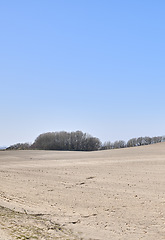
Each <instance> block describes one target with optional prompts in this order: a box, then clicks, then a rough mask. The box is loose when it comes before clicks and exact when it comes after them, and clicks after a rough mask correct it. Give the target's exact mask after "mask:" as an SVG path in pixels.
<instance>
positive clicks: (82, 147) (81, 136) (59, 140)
mask: <svg viewBox="0 0 165 240" xmlns="http://www.w3.org/2000/svg"><path fill="white" fill-rule="evenodd" d="M32 147H33V148H35V149H42V150H71V151H95V150H98V149H100V147H101V142H100V140H99V139H98V138H95V137H92V136H91V135H89V134H86V133H83V132H81V131H76V132H71V133H68V132H64V131H63V132H52V133H50V132H49V133H43V134H40V135H39V136H38V137H37V138H36V140H35V142H34V144H33V146H32Z"/></svg>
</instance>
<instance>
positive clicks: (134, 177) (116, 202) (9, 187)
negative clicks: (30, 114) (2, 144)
mask: <svg viewBox="0 0 165 240" xmlns="http://www.w3.org/2000/svg"><path fill="white" fill-rule="evenodd" d="M2 234H3V235H2ZM6 234H7V235H8V236H10V238H9V237H7V235H6ZM2 239H3V240H9V239H13V240H15V239H42V240H44V239H46V240H48V239H63V240H71V239H73V240H80V239H83V240H89V239H92V240H94V239H95V240H111V239H112V240H120V239H121V240H134V239H135V240H138V239H145V240H163V239H165V143H160V144H155V145H149V146H142V147H136V148H126V149H119V150H106V151H98V152H60V151H59V152H57V151H0V240H2Z"/></svg>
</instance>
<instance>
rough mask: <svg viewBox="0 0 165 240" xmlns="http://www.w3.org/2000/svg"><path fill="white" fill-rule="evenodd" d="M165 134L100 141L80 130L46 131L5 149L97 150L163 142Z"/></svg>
mask: <svg viewBox="0 0 165 240" xmlns="http://www.w3.org/2000/svg"><path fill="white" fill-rule="evenodd" d="M164 141H165V136H158V137H138V138H131V139H129V140H128V141H127V142H125V141H123V140H119V141H115V142H110V141H108V142H105V143H102V142H101V141H100V140H99V138H96V137H92V136H91V135H89V134H87V133H83V132H82V131H76V132H65V131H61V132H47V133H43V134H40V135H39V136H38V137H37V138H36V139H35V141H34V143H33V144H29V143H17V144H14V145H11V146H10V147H8V148H7V150H30V149H31V150H63V151H97V150H107V149H118V148H126V147H136V146H142V145H149V144H154V143H159V142H164Z"/></svg>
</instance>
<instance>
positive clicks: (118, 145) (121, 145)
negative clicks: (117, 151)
mask: <svg viewBox="0 0 165 240" xmlns="http://www.w3.org/2000/svg"><path fill="white" fill-rule="evenodd" d="M113 146H114V148H125V147H126V143H125V141H123V140H119V141H115V142H114V144H113Z"/></svg>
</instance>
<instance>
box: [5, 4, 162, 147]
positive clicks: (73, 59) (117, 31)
mask: <svg viewBox="0 0 165 240" xmlns="http://www.w3.org/2000/svg"><path fill="white" fill-rule="evenodd" d="M164 12H165V1H164V0H158V1H156V0H134V1H132V0H124V1H123V0H83V1H77V0H28V1H22V0H14V1H13V0H2V1H0V146H2V145H3V146H4V145H11V144H14V143H17V142H33V141H34V140H35V138H36V137H37V136H38V135H39V134H40V133H44V132H49V131H62V130H65V131H75V130H82V131H83V132H88V133H90V134H91V135H93V136H96V137H98V138H100V140H101V141H103V142H104V141H107V140H111V141H114V140H119V139H124V140H128V139H129V138H132V137H138V136H157V135H164V134H165V14H164Z"/></svg>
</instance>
